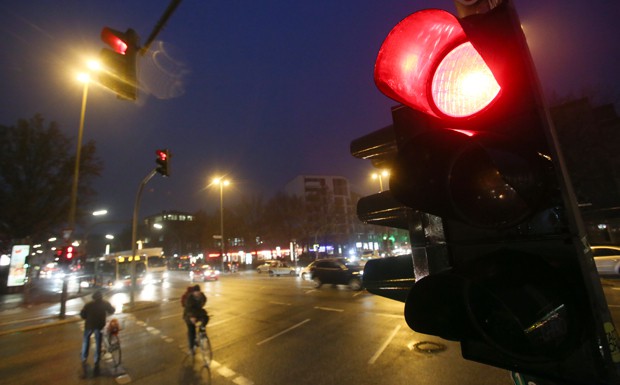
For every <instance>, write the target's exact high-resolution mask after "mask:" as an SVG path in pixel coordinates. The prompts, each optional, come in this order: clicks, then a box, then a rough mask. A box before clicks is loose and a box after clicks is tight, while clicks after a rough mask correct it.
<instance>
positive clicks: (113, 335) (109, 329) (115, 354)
mask: <svg viewBox="0 0 620 385" xmlns="http://www.w3.org/2000/svg"><path fill="white" fill-rule="evenodd" d="M120 330H121V328H120V325H119V323H118V320H117V319H116V318H113V319H111V320H110V322H109V323H108V325H107V326H106V329H105V335H104V336H103V353H104V354H106V353H110V355H111V356H112V362H113V363H114V369H116V368H118V366H119V365H120V364H121V357H122V354H121V353H122V351H121V340H120V339H119V338H118V333H119V332H120Z"/></svg>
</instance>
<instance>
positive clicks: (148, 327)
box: [146, 326, 161, 336]
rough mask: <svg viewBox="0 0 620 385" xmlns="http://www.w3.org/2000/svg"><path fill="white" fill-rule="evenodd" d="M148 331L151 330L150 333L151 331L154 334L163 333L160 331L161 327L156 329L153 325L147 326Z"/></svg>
mask: <svg viewBox="0 0 620 385" xmlns="http://www.w3.org/2000/svg"><path fill="white" fill-rule="evenodd" d="M146 331H147V332H149V333H151V334H153V335H155V336H156V335H158V334H160V333H161V332H160V331H159V329H156V328H154V327H152V326H147V327H146Z"/></svg>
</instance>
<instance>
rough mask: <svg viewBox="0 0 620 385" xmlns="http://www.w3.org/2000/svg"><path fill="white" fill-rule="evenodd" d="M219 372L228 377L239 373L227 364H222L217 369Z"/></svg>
mask: <svg viewBox="0 0 620 385" xmlns="http://www.w3.org/2000/svg"><path fill="white" fill-rule="evenodd" d="M217 372H218V373H219V374H221V375H222V376H224V377H226V378H229V377H232V376H236V375H237V373H236V372H235V371H234V370H232V369H230V368H228V367H226V366H222V367H221V368H219V369H218V370H217Z"/></svg>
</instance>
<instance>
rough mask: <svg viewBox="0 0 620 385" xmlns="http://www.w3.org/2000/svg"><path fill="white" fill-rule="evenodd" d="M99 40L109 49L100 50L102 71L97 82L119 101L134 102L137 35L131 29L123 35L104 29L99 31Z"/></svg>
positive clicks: (135, 96)
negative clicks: (119, 99) (112, 93)
mask: <svg viewBox="0 0 620 385" xmlns="http://www.w3.org/2000/svg"><path fill="white" fill-rule="evenodd" d="M101 40H102V41H103V42H104V43H106V44H107V45H108V46H109V47H110V48H111V49H109V48H103V49H102V50H101V53H100V60H101V63H102V71H101V72H100V74H99V82H100V83H101V84H102V85H104V86H105V87H107V88H109V89H110V90H112V91H114V92H115V93H116V95H117V96H118V97H119V98H121V99H128V100H136V98H137V76H136V65H137V63H136V57H137V54H138V50H139V37H138V34H137V33H136V31H134V30H133V29H131V28H129V29H128V30H127V31H125V32H124V33H123V32H120V31H116V30H114V29H111V28H108V27H104V28H103V29H102V30H101Z"/></svg>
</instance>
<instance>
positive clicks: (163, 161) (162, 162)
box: [155, 150, 170, 176]
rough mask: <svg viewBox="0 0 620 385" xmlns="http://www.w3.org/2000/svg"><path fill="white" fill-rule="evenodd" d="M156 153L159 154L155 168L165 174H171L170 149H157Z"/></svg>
mask: <svg viewBox="0 0 620 385" xmlns="http://www.w3.org/2000/svg"><path fill="white" fill-rule="evenodd" d="M155 155H157V158H155V163H156V164H157V167H156V168H155V170H156V171H157V172H158V173H160V174H161V175H163V176H169V175H170V166H169V161H170V151H169V150H156V151H155Z"/></svg>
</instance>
